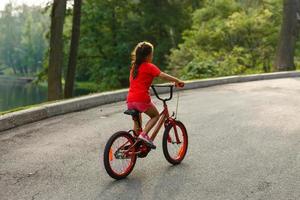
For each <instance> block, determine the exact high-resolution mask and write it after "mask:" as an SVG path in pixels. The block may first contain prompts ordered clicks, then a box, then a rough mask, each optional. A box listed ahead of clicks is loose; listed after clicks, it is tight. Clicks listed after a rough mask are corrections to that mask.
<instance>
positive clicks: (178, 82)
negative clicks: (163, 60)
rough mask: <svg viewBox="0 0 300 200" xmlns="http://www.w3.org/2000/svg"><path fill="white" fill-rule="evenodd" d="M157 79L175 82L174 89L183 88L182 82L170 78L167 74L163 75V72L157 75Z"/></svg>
mask: <svg viewBox="0 0 300 200" xmlns="http://www.w3.org/2000/svg"><path fill="white" fill-rule="evenodd" d="M159 77H160V78H162V79H165V80H167V81H170V82H175V84H176V87H183V86H184V82H183V81H182V80H180V79H178V78H176V77H174V76H171V75H169V74H167V73H164V72H161V73H160V74H159Z"/></svg>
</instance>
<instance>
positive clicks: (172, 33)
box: [77, 0, 201, 90]
mask: <svg viewBox="0 0 300 200" xmlns="http://www.w3.org/2000/svg"><path fill="white" fill-rule="evenodd" d="M200 2H201V1H199V0H197V1H195V0H184V1H182V0H172V1H170V0H153V1H148V0H135V1H133V0H86V1H85V2H84V4H83V8H82V9H83V10H82V25H81V40H80V48H79V62H78V66H77V80H78V81H94V82H96V83H97V84H99V86H100V88H101V89H102V90H108V89H113V88H120V87H126V86H128V74H129V68H130V54H131V51H132V49H133V48H134V46H135V45H136V44H137V43H138V42H140V41H143V40H148V41H150V42H151V43H153V44H154V46H155V50H154V54H155V56H154V58H155V59H154V62H155V63H156V64H157V65H158V66H159V67H160V68H161V69H164V68H165V67H166V65H167V61H166V55H168V54H169V53H170V49H171V48H174V47H176V46H177V45H178V43H179V42H181V33H182V32H183V31H184V30H185V29H186V28H188V27H189V26H190V24H191V15H190V13H191V12H192V11H193V9H194V8H197V7H198V6H200Z"/></svg>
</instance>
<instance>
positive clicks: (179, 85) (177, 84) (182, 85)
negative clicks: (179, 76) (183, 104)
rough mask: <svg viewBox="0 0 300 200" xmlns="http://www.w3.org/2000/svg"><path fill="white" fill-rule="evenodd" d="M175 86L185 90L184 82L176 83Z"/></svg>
mask: <svg viewBox="0 0 300 200" xmlns="http://www.w3.org/2000/svg"><path fill="white" fill-rule="evenodd" d="M175 86H176V87H179V88H183V87H184V82H183V81H178V82H175Z"/></svg>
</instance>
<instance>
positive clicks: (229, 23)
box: [169, 0, 281, 79]
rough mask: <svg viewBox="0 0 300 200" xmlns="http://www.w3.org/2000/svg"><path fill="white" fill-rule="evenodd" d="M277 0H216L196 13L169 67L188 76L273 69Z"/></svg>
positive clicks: (278, 19) (172, 56)
mask: <svg viewBox="0 0 300 200" xmlns="http://www.w3.org/2000/svg"><path fill="white" fill-rule="evenodd" d="M278 5H281V3H280V2H279V1H277V0H272V1H268V0H265V1H250V0H240V1H236V0H214V1H206V3H205V4H204V6H203V7H202V8H200V9H197V10H196V11H195V12H194V13H193V24H192V27H191V28H190V29H188V30H186V31H185V32H184V33H183V40H184V42H183V43H181V44H180V45H179V48H177V49H173V50H172V54H171V56H170V57H169V68H170V70H171V71H172V72H173V73H177V75H179V76H182V78H185V79H192V78H206V77H214V76H226V75H234V74H247V73H259V72H269V71H270V70H271V61H273V59H274V54H275V50H274V46H276V43H277V36H278V29H279V26H280V16H279V15H278V14H277V13H278V10H279V9H278Z"/></svg>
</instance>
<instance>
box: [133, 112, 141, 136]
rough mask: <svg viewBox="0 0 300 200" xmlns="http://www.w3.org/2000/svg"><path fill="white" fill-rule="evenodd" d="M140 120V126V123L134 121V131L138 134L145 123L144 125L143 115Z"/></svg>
mask: <svg viewBox="0 0 300 200" xmlns="http://www.w3.org/2000/svg"><path fill="white" fill-rule="evenodd" d="M139 120H140V124H139V123H138V121H136V120H134V121H133V130H134V131H135V132H136V133H138V132H139V130H140V129H141V128H142V127H143V126H142V125H143V123H142V113H140V114H139Z"/></svg>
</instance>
